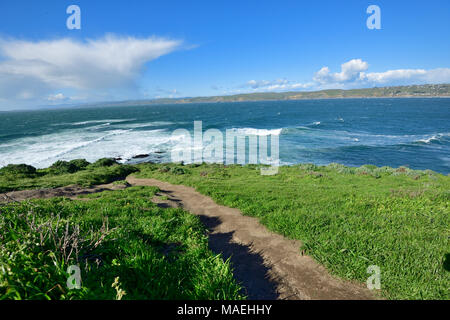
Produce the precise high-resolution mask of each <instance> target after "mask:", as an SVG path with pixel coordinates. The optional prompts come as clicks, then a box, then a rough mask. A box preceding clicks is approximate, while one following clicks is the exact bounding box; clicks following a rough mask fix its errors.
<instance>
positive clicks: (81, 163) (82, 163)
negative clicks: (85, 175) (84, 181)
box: [69, 159, 90, 171]
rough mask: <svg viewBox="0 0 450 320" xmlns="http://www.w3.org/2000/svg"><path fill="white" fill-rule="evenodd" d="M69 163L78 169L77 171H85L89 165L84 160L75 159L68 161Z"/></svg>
mask: <svg viewBox="0 0 450 320" xmlns="http://www.w3.org/2000/svg"><path fill="white" fill-rule="evenodd" d="M69 163H71V164H73V165H74V166H76V167H77V169H78V170H77V171H79V170H83V169H86V167H87V166H88V165H89V164H90V163H89V162H88V161H86V159H75V160H71V161H69Z"/></svg>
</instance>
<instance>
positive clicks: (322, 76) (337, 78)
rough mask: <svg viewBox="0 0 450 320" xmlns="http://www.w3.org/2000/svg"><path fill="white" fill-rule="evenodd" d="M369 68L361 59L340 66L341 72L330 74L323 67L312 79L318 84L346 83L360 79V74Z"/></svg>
mask: <svg viewBox="0 0 450 320" xmlns="http://www.w3.org/2000/svg"><path fill="white" fill-rule="evenodd" d="M368 68H369V64H368V63H367V62H365V61H362V60H361V59H353V60H350V61H348V62H346V63H343V64H342V65H341V72H338V73H330V69H329V68H328V67H323V68H322V69H320V70H319V71H317V72H316V74H315V75H314V77H313V80H314V81H316V82H318V83H323V84H325V83H330V82H337V83H339V82H347V81H354V80H357V79H359V78H361V74H362V73H363V72H364V71H366V70H367V69H368Z"/></svg>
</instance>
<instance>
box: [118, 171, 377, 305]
mask: <svg viewBox="0 0 450 320" xmlns="http://www.w3.org/2000/svg"><path fill="white" fill-rule="evenodd" d="M127 181H128V183H130V184H131V185H138V186H157V187H159V188H160V189H161V193H160V194H159V195H161V196H162V195H164V196H166V197H167V200H162V199H161V198H159V197H155V198H154V199H153V200H154V202H156V203H158V204H159V205H160V206H162V207H167V206H170V207H182V208H183V209H185V210H187V211H190V212H191V213H193V214H195V215H198V216H199V217H200V219H201V220H202V222H203V223H204V224H205V225H206V227H207V228H208V229H209V231H210V233H209V246H210V248H211V250H212V251H214V252H216V253H222V254H223V256H224V257H225V258H230V259H231V261H232V263H233V267H234V275H235V277H236V279H237V280H238V281H240V282H241V283H242V284H243V286H244V287H245V289H246V290H247V295H248V297H249V298H250V299H289V300H291V299H292V300H294V299H374V298H375V296H374V295H372V293H371V292H370V291H369V290H368V289H366V288H364V287H363V286H362V285H360V284H355V283H351V282H347V281H343V280H340V279H337V278H335V277H332V276H331V275H330V274H329V273H328V272H327V271H326V269H325V268H324V267H322V266H321V265H319V264H318V263H317V262H315V261H314V260H313V259H312V258H311V257H308V256H303V255H301V253H300V250H299V248H300V245H301V242H299V241H294V240H288V239H286V238H284V237H283V236H281V235H278V234H275V233H272V232H270V231H268V230H267V229H266V228H265V227H264V226H263V225H261V224H260V223H259V222H258V220H257V219H256V218H252V217H248V216H244V215H242V213H241V212H240V211H239V210H238V209H233V208H228V207H224V206H221V205H218V204H216V203H215V202H214V201H213V200H212V199H211V198H209V197H207V196H204V195H202V194H200V193H199V192H197V191H196V190H195V189H193V188H190V187H186V186H183V185H173V184H170V183H167V182H162V181H159V180H155V179H137V178H134V177H132V176H130V177H128V178H127Z"/></svg>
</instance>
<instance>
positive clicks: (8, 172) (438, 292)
mask: <svg viewBox="0 0 450 320" xmlns="http://www.w3.org/2000/svg"><path fill="white" fill-rule="evenodd" d="M72 164H75V168H74V167H73V166H71V165H70V164H69V163H58V164H55V165H53V166H52V167H51V168H48V169H43V170H35V169H34V168H32V167H31V168H29V167H24V166H10V167H6V168H3V169H1V170H0V187H1V188H2V190H12V189H26V188H40V187H51V186H62V185H68V184H73V183H79V184H83V185H91V184H96V183H103V182H111V181H114V180H118V179H123V178H124V176H126V175H128V174H130V173H132V174H134V175H136V176H138V177H146V178H149V177H152V178H157V179H161V180H166V181H169V182H172V183H178V184H184V185H189V186H194V187H195V188H197V190H198V191H199V192H201V193H203V194H206V195H209V196H211V197H212V198H213V199H215V200H216V201H217V202H218V203H221V204H224V205H227V206H230V207H236V208H239V209H240V210H241V211H242V212H243V213H244V214H245V215H250V216H254V217H257V218H258V219H259V220H260V221H261V223H263V224H264V225H266V226H267V227H268V228H269V229H271V230H273V231H274V232H277V233H280V234H282V235H284V236H286V237H288V238H293V239H299V240H301V241H302V242H303V244H304V245H303V247H302V248H299V252H300V250H304V251H305V253H306V254H309V255H311V256H313V257H314V258H315V259H316V260H317V261H318V262H320V263H322V264H323V265H325V266H326V267H327V268H328V269H329V270H330V271H331V272H332V273H334V274H336V275H338V276H340V277H343V278H346V279H354V280H357V281H360V282H365V281H366V279H367V278H368V277H369V274H367V267H368V266H370V265H377V266H379V267H380V269H381V286H382V294H383V295H384V296H385V297H386V298H390V299H449V298H450V296H449V288H450V271H449V270H450V242H449V239H450V238H449V237H450V230H449V226H450V208H449V204H450V201H449V200H450V177H448V176H443V175H441V174H437V173H435V172H433V171H429V170H425V171H415V170H410V169H408V168H404V167H400V168H397V169H393V168H389V167H382V168H377V167H375V166H362V167H360V168H350V167H345V166H342V165H339V164H330V165H328V166H325V167H318V166H315V165H312V164H302V165H295V166H289V167H280V170H279V173H278V174H277V175H274V176H262V175H261V174H260V168H259V167H258V166H255V165H248V166H237V165H236V166H223V165H218V164H217V165H216V164H202V165H180V164H139V165H135V166H122V165H118V164H114V163H111V162H110V161H108V160H105V159H103V160H101V161H99V162H98V163H95V164H86V163H84V162H82V161H79V160H77V162H76V163H72ZM33 169H34V170H33ZM68 171H70V172H68ZM118 183H120V182H118ZM155 192H156V189H154V188H137V187H133V188H128V189H125V190H123V191H110V192H104V193H101V194H96V195H91V196H89V197H88V198H89V199H90V200H88V201H79V200H75V201H72V200H68V199H62V198H57V199H51V200H35V201H31V202H23V203H15V204H9V205H2V206H0V212H1V214H0V229H1V232H0V265H1V266H0V270H3V272H0V297H3V298H53V299H69V298H108V299H109V298H116V297H117V296H116V295H117V291H116V289H114V288H112V287H111V284H112V283H113V282H114V280H115V279H116V278H117V277H119V282H120V288H122V289H123V290H125V291H126V292H127V295H126V296H124V299H125V298H154V297H159V298H168V299H169V298H177V297H178V298H180V297H185V298H207V299H210V298H220V299H222V298H241V295H240V294H239V293H238V292H239V287H238V286H237V285H236V283H235V282H234V280H233V279H232V278H231V270H230V265H229V264H228V263H226V262H223V261H222V259H221V258H220V257H217V256H214V255H212V253H211V252H210V251H209V250H208V248H207V241H206V238H205V236H204V229H203V227H202V226H201V225H200V223H199V221H198V219H197V218H196V217H194V216H192V215H190V214H188V213H185V212H183V211H180V210H174V209H164V210H162V209H160V208H158V207H156V206H155V205H154V204H152V203H151V201H150V200H149V199H150V198H151V197H152V195H153V194H154V193H155ZM106 217H108V223H109V230H110V231H108V232H105V227H104V226H103V223H104V222H105V221H106ZM58 220H60V222H59V223H57V221H58ZM67 223H68V224H67ZM66 225H68V226H69V229H68V230H69V238H70V235H71V234H73V233H75V234H76V235H77V237H79V238H80V239H83V240H80V241H79V243H80V247H79V248H78V249H77V250H78V256H79V257H93V258H94V260H89V259H90V258H89V259H88V261H87V262H83V261H85V260H84V258H83V259H81V260H79V259H76V258H75V255H74V254H72V256H71V257H70V259H68V258H67V256H66V255H67V250H66V251H64V250H63V248H62V247H61V246H60V245H58V241H56V242H55V241H54V240H55V239H61V237H62V238H64V237H67V236H64V233H65V227H66ZM102 226H103V227H102ZM51 230H53V231H51ZM76 230H79V232H78V231H76ZM57 234H58V236H55V235H57ZM102 234H105V236H104V237H103V238H102ZM41 235H44V240H41ZM55 237H56V238H55ZM100 238H102V240H101V241H100V244H99V245H98V246H97V247H92V243H96V241H97V240H99V239H100ZM18 239H24V240H23V241H17V240H18ZM69 243H70V241H69ZM169 248H170V250H169V251H172V250H173V251H174V252H173V255H174V256H173V257H172V255H171V253H170V252H169V253H167V250H168V249H169ZM98 257H101V264H102V266H103V267H98V266H97V265H96V264H97V263H98V261H97V262H96V261H95V258H98ZM74 259H75V260H74ZM74 261H79V262H80V263H82V265H83V268H87V269H86V270H90V271H89V272H87V273H86V274H84V276H83V279H85V280H83V286H84V287H83V288H84V289H83V290H81V291H76V292H72V291H66V290H65V289H64V288H65V286H64V284H65V279H67V273H66V269H67V266H68V265H70V264H73V263H74ZM83 270H84V269H83ZM185 274H186V276H185ZM145 281H150V282H151V285H149V286H147V285H145V286H144V285H143V283H147V282H145ZM60 287H61V288H62V289H61V288H60ZM179 287H180V288H182V290H179V291H177V290H176V288H179ZM115 288H117V286H116V287H115ZM133 288H137V289H136V290H134V289H133Z"/></svg>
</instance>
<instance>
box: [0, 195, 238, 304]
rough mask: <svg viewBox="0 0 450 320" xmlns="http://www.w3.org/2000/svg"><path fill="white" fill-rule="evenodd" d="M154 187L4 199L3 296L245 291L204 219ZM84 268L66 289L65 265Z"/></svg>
mask: <svg viewBox="0 0 450 320" xmlns="http://www.w3.org/2000/svg"><path fill="white" fill-rule="evenodd" d="M157 191H158V189H157V188H152V187H131V188H128V189H126V190H122V191H106V192H103V193H99V194H94V195H90V196H87V197H86V199H84V201H81V200H69V199H65V198H54V199H50V200H33V201H26V202H22V203H12V204H8V205H4V206H2V207H0V299H240V298H242V296H241V294H240V287H239V286H238V285H237V284H236V283H235V281H234V279H233V276H232V271H231V269H230V265H229V262H228V261H226V262H224V261H223V260H222V258H221V256H217V255H214V254H213V253H212V252H211V251H210V250H209V249H208V241H207V237H206V233H205V229H204V227H203V226H202V224H201V222H200V221H199V219H198V218H197V217H196V216H194V215H191V214H189V213H187V212H184V211H183V210H181V209H161V208H159V207H157V206H156V205H155V204H153V203H152V202H151V201H150V199H151V198H152V196H154V194H155V193H156V192H157ZM70 265H78V266H79V267H80V268H81V280H82V283H81V284H82V287H81V289H71V290H70V289H69V288H68V286H67V284H66V283H67V279H68V277H69V274H68V273H67V268H68V267H69V266H70Z"/></svg>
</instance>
